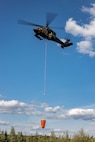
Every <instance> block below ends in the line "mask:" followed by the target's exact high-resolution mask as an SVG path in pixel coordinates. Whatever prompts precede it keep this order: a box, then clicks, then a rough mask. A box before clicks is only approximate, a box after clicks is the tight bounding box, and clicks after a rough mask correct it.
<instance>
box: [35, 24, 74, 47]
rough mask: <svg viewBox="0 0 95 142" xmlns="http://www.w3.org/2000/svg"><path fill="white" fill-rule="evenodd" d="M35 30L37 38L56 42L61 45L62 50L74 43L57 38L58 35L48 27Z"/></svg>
mask: <svg viewBox="0 0 95 142" xmlns="http://www.w3.org/2000/svg"><path fill="white" fill-rule="evenodd" d="M33 30H34V32H35V36H36V37H37V38H38V39H40V40H42V38H45V39H47V40H52V41H55V42H57V43H59V44H60V45H61V47H62V48H64V47H67V46H70V45H72V43H70V42H69V41H70V39H67V40H66V42H62V41H61V40H60V39H59V38H57V36H56V33H55V32H54V31H53V30H51V29H50V28H49V27H47V26H41V27H38V28H34V29H33Z"/></svg>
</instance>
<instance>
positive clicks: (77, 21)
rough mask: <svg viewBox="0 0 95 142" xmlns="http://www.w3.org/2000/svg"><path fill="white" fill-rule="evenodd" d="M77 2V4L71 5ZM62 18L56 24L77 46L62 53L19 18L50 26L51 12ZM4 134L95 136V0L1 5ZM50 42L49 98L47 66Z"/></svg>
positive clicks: (0, 116)
mask: <svg viewBox="0 0 95 142" xmlns="http://www.w3.org/2000/svg"><path fill="white" fill-rule="evenodd" d="M70 2H71V3H70ZM47 12H52V13H57V14H58V16H57V17H56V18H55V19H54V21H53V22H52V23H51V24H50V26H51V27H63V30H58V29H54V31H55V32H56V34H57V36H58V37H59V38H60V39H61V40H63V39H65V38H67V37H68V35H69V36H70V38H71V40H72V42H73V44H74V45H73V46H71V47H68V48H65V49H62V48H61V47H60V46H59V45H57V44H56V43H54V42H52V41H45V40H42V41H40V40H38V39H37V38H36V37H35V36H34V32H33V30H32V29H33V28H34V27H31V26H24V25H20V24H17V21H18V19H23V20H27V21H30V22H33V23H36V24H41V25H45V24H46V13H47ZM0 21H1V22H0V129H1V130H7V131H9V130H10V128H11V126H14V127H15V129H16V131H22V132H23V133H25V134H30V133H35V132H36V131H37V132H38V133H40V134H41V133H43V130H42V129H41V128H40V123H39V121H40V119H42V118H45V119H46V120H47V124H46V128H45V130H44V133H45V134H50V132H51V131H52V130H54V131H55V133H56V135H57V134H61V133H63V132H64V131H69V133H71V134H74V133H76V132H78V131H79V130H80V129H81V128H83V129H84V130H85V131H86V132H87V133H89V134H93V133H94V132H95V124H94V121H95V75H94V74H95V30H94V29H95V2H94V0H88V1H87V0H78V1H76V0H71V1H70V0H64V1H63V0H60V1H59V0H55V1H54V2H53V1H51V0H48V1H47V0H40V1H38V0H35V1H34V0H28V1H26V0H20V1H19V0H16V1H13V0H9V1H7V0H3V1H2V2H0ZM46 43H47V60H46V61H47V62H46V96H44V62H45V49H46Z"/></svg>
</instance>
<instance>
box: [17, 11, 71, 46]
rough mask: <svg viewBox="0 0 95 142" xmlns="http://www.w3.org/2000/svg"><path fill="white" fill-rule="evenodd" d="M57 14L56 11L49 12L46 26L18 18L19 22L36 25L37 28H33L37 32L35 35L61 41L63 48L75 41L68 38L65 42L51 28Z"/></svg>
mask: <svg viewBox="0 0 95 142" xmlns="http://www.w3.org/2000/svg"><path fill="white" fill-rule="evenodd" d="M56 16H57V15H56V14H55V13H47V22H46V26H42V25H39V24H34V23H31V22H28V21H25V20H18V23H19V24H24V25H29V26H36V27H37V28H34V29H33V30H34V32H35V36H36V37H37V38H38V39H40V40H42V39H44V38H45V39H47V40H52V41H55V42H57V43H59V44H60V45H61V47H62V48H64V47H68V46H71V45H73V43H71V42H70V39H66V41H65V42H63V41H61V40H60V39H59V38H58V37H57V36H56V33H55V32H54V31H53V30H52V29H51V28H49V24H50V23H51V22H52V21H53V19H54V18H55V17H56Z"/></svg>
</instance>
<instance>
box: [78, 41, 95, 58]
mask: <svg viewBox="0 0 95 142" xmlns="http://www.w3.org/2000/svg"><path fill="white" fill-rule="evenodd" d="M77 51H78V52H79V53H82V54H89V56H90V57H94V56H95V52H94V49H93V48H92V42H91V41H90V40H88V41H87V40H84V41H80V42H77Z"/></svg>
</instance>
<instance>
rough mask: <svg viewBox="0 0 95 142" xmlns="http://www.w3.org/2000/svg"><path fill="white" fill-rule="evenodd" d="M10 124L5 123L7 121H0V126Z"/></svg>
mask: <svg viewBox="0 0 95 142" xmlns="http://www.w3.org/2000/svg"><path fill="white" fill-rule="evenodd" d="M9 124H10V123H9V122H7V121H1V120H0V125H9Z"/></svg>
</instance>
